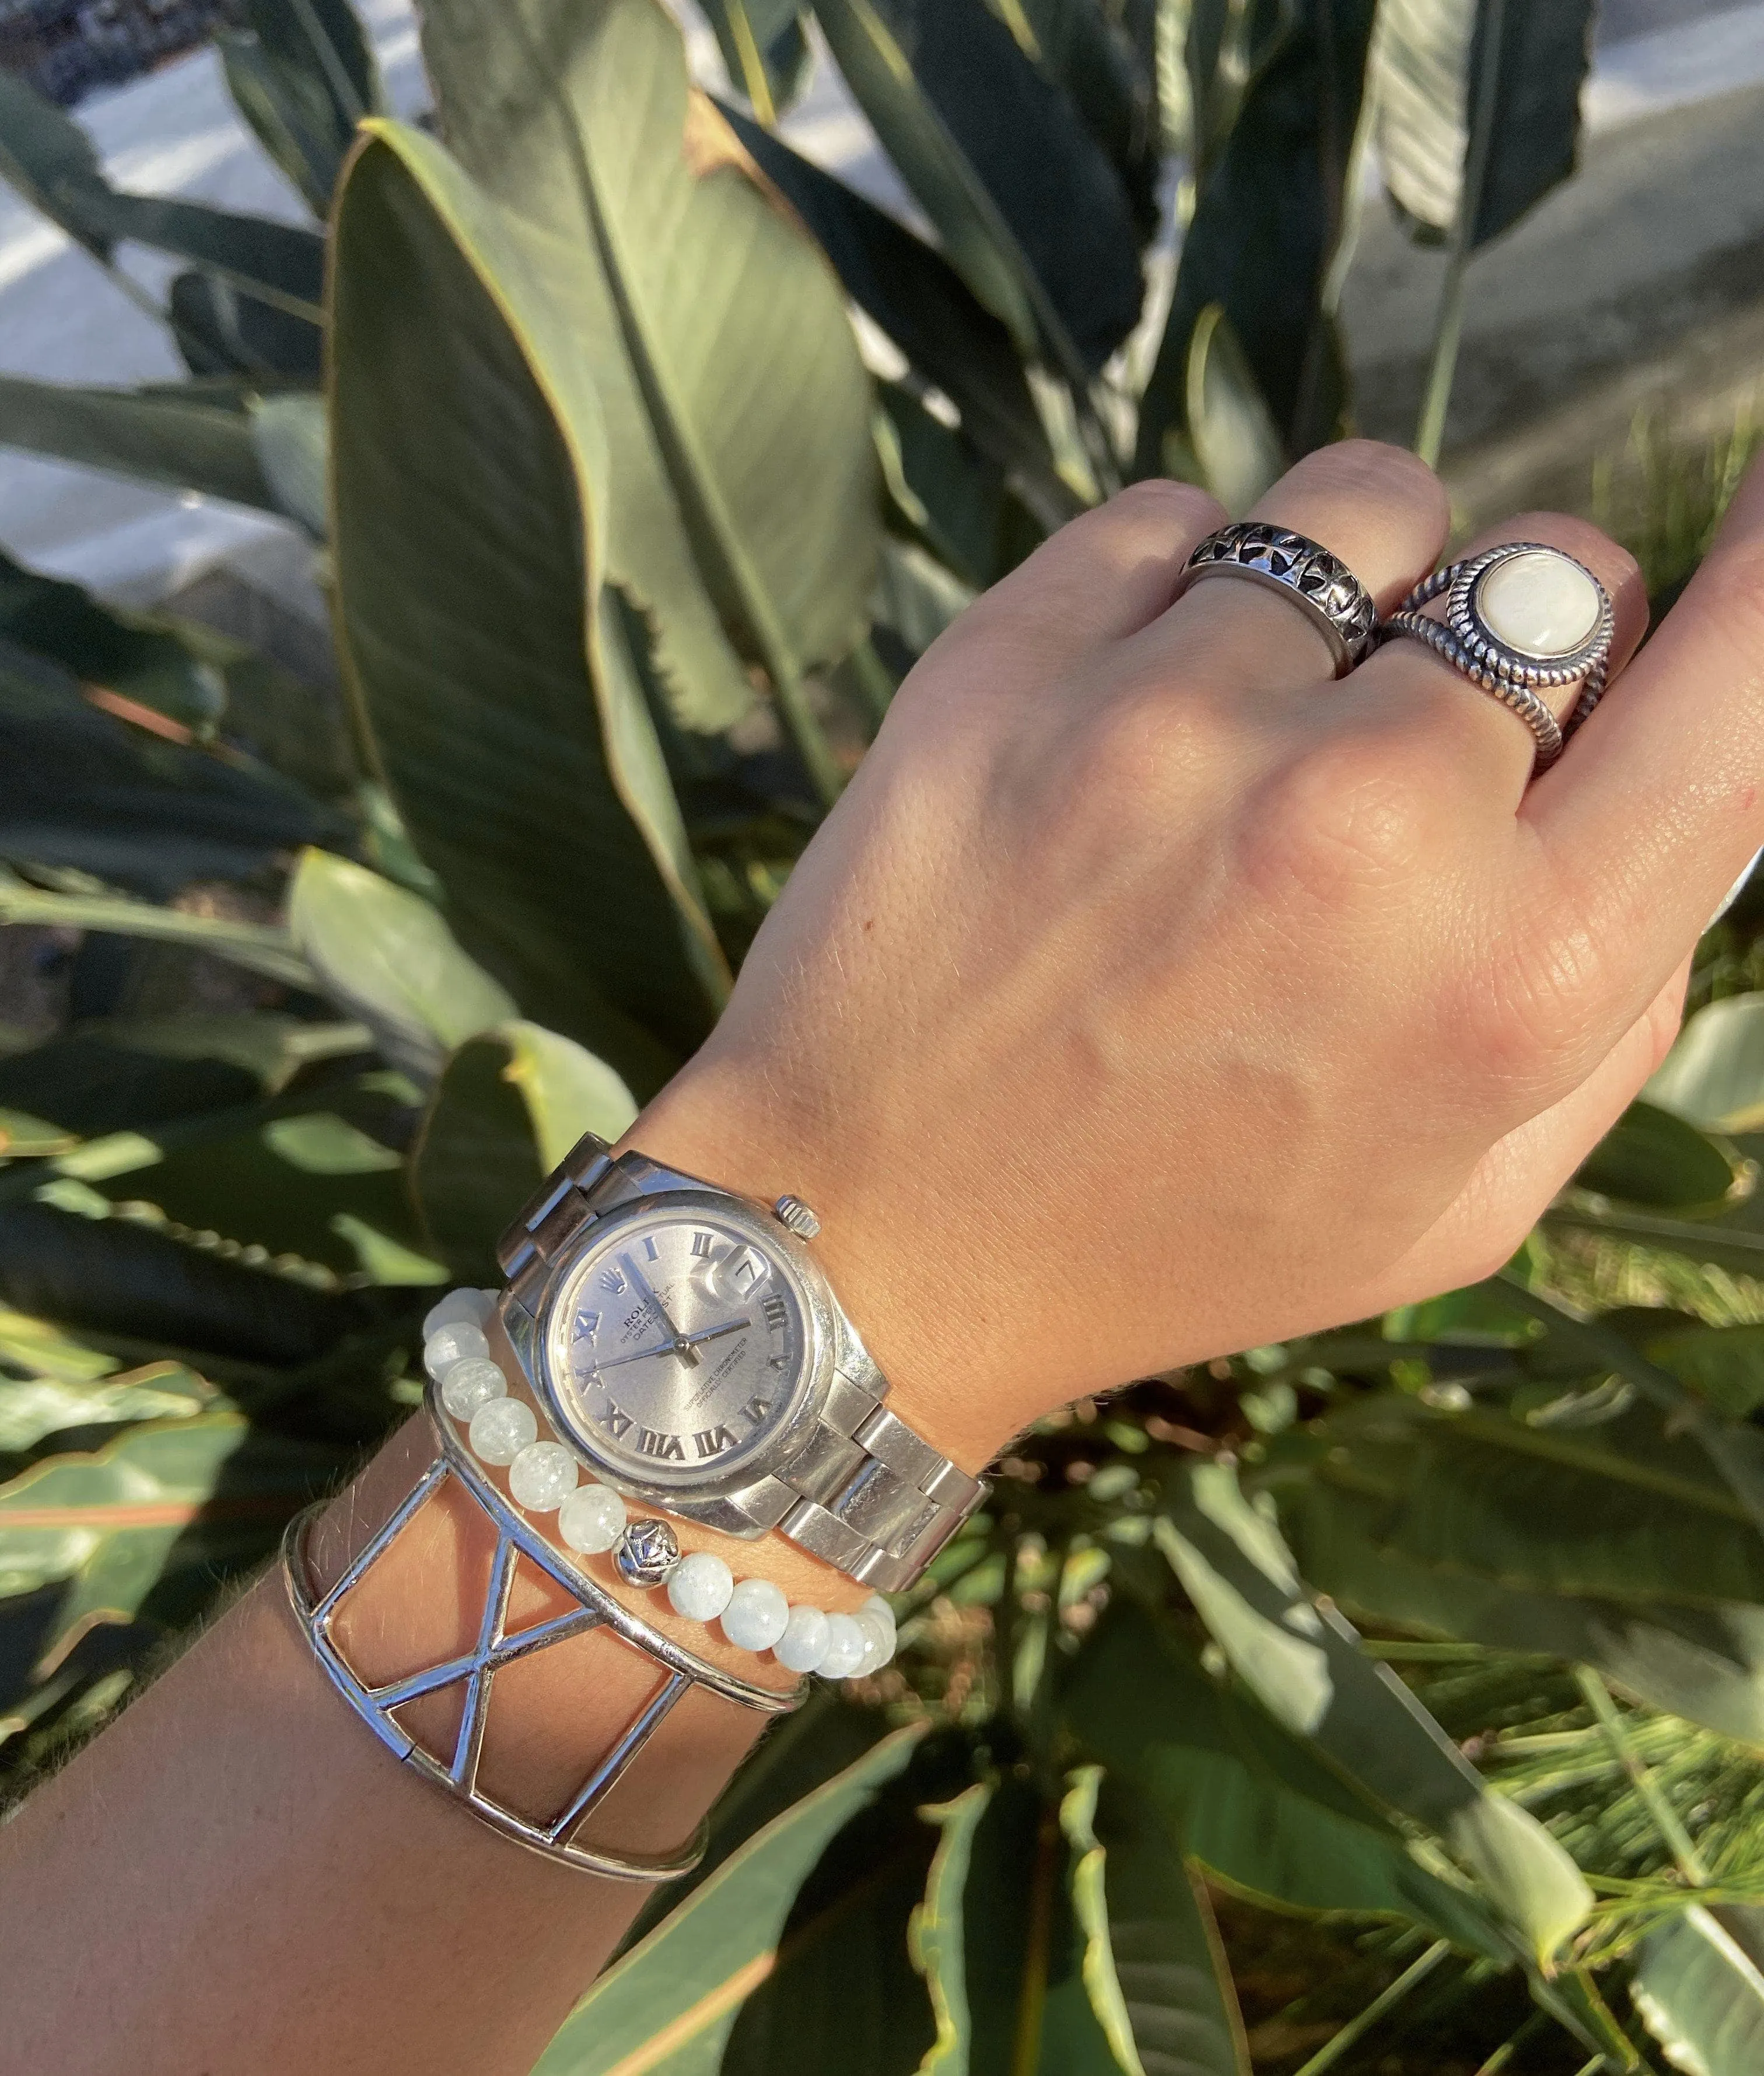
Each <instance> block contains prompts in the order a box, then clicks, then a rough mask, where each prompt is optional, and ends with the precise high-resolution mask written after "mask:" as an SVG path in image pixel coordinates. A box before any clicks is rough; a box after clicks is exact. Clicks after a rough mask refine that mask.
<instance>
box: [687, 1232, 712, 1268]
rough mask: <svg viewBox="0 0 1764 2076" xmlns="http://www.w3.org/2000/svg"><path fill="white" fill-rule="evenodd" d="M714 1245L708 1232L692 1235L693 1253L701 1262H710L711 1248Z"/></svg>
mask: <svg viewBox="0 0 1764 2076" xmlns="http://www.w3.org/2000/svg"><path fill="white" fill-rule="evenodd" d="M713 1244H715V1243H714V1242H713V1241H712V1237H711V1235H709V1234H708V1233H707V1232H695V1233H694V1234H693V1235H692V1252H693V1253H694V1254H695V1255H696V1256H698V1258H699V1260H700V1261H708V1260H710V1258H711V1248H712V1246H713Z"/></svg>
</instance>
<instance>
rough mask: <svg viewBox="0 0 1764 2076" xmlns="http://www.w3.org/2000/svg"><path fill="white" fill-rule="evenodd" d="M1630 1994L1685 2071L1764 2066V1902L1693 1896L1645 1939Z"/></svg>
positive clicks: (1693, 2074)
mask: <svg viewBox="0 0 1764 2076" xmlns="http://www.w3.org/2000/svg"><path fill="white" fill-rule="evenodd" d="M1629 1994H1630V1995H1631V1996H1632V1997H1633V1999H1634V2000H1635V2007H1636V2009H1637V2012H1639V2013H1640V2014H1641V2016H1642V2023H1643V2024H1645V2025H1646V2027H1647V2029H1648V2031H1649V2032H1651V2033H1652V2034H1653V2035H1654V2038H1655V2039H1656V2040H1657V2041H1659V2043H1660V2045H1661V2046H1662V2048H1663V2049H1664V2050H1665V2052H1666V2058H1667V2059H1668V2060H1669V2061H1671V2064H1672V2066H1673V2067H1674V2068H1675V2069H1679V2070H1683V2072H1684V2076H1754V2072H1755V2071H1756V2070H1758V2069H1759V2068H1760V2067H1764V1909H1759V1908H1757V1907H1756V1906H1755V1905H1750V1906H1746V1905H1741V1906H1736V1907H1734V1908H1729V1909H1725V1910H1710V1909H1707V1908H1704V1906H1703V1905H1701V1904H1692V1905H1691V1907H1690V1908H1688V1909H1687V1910H1686V1911H1684V1912H1683V1913H1682V1914H1681V1915H1680V1916H1678V1917H1675V1918H1674V1919H1673V1920H1672V1921H1671V1923H1670V1924H1667V1925H1666V1926H1665V1927H1664V1928H1663V1929H1662V1930H1660V1931H1658V1932H1655V1933H1650V1935H1649V1937H1647V1938H1646V1940H1645V1941H1643V1942H1642V1954H1641V1958H1640V1960H1639V1961H1638V1962H1637V1965H1636V1970H1635V1974H1634V1976H1633V1979H1632V1982H1631V1983H1630V1989H1629Z"/></svg>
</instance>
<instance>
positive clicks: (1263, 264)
mask: <svg viewBox="0 0 1764 2076" xmlns="http://www.w3.org/2000/svg"><path fill="white" fill-rule="evenodd" d="M1220 11H1221V12H1222V11H1223V10H1220ZM1238 11H1239V10H1235V9H1233V10H1230V12H1231V15H1232V16H1233V17H1234V19H1235V17H1236V16H1237V15H1238ZM1373 13H1374V8H1373V5H1372V0H1343V4H1339V5H1337V4H1330V5H1325V4H1324V0H1303V4H1301V5H1300V6H1294V7H1293V8H1292V9H1291V10H1289V12H1288V13H1286V15H1285V20H1286V22H1287V23H1288V24H1289V27H1288V29H1287V31H1285V33H1284V34H1282V35H1280V37H1279V38H1278V39H1276V42H1275V44H1274V46H1273V48H1272V51H1271V52H1270V53H1269V54H1268V55H1267V56H1265V58H1263V59H1261V60H1260V63H1259V66H1258V69H1256V70H1255V71H1254V72H1253V73H1251V74H1250V76H1249V78H1248V81H1247V87H1246V88H1245V90H1244V92H1243V98H1242V101H1241V105H1240V106H1237V108H1236V110H1235V120H1234V121H1233V122H1231V128H1230V131H1229V134H1228V135H1227V137H1226V141H1225V143H1224V144H1223V147H1222V149H1221V150H1220V151H1219V152H1218V156H1217V159H1216V161H1214V162H1210V163H1208V164H1204V165H1203V168H1202V173H1201V176H1200V181H1199V193H1198V196H1197V200H1196V202H1195V208H1194V214H1193V218H1192V220H1191V221H1190V222H1189V227H1188V233H1187V235H1186V237H1185V239H1184V240H1183V244H1182V252H1181V263H1180V264H1179V265H1178V267H1177V276H1176V289H1175V293H1174V297H1173V301H1172V302H1171V305H1170V314H1169V317H1168V320H1167V322H1166V323H1165V326H1164V336H1163V339H1162V342H1161V343H1160V346H1159V348H1158V355H1157V360H1156V364H1155V366H1154V367H1153V369H1152V375H1151V377H1150V379H1149V380H1148V383H1147V385H1146V388H1145V392H1144V395H1143V397H1142V399H1141V401H1140V409H1139V447H1138V452H1137V455H1136V456H1135V471H1136V472H1137V473H1139V474H1140V475H1159V474H1161V473H1163V472H1164V463H1165V457H1166V446H1165V441H1166V436H1167V435H1168V434H1173V433H1174V434H1181V430H1182V423H1183V420H1182V413H1183V412H1184V409H1185V402H1186V397H1187V392H1188V369H1189V347H1190V342H1191V339H1192V337H1193V332H1194V329H1195V326H1196V325H1197V323H1198V322H1199V321H1200V318H1201V314H1202V312H1203V311H1204V310H1206V309H1208V308H1209V307H1210V305H1214V304H1217V305H1219V306H1220V307H1221V308H1222V309H1223V311H1224V313H1225V314H1226V317H1227V318H1229V319H1230V321H1231V328H1232V330H1233V331H1234V332H1235V334H1236V335H1237V337H1238V338H1239V341H1240V342H1241V343H1242V344H1243V349H1244V351H1245V353H1246V355H1247V357H1248V360H1249V364H1250V367H1251V369H1252V370H1253V372H1254V374H1255V377H1256V385H1257V387H1258V388H1259V389H1260V392H1261V394H1262V395H1263V397H1265V398H1266V400H1267V402H1268V408H1269V409H1270V410H1271V411H1272V414H1273V419H1274V423H1275V426H1276V428H1277V429H1278V431H1279V433H1280V440H1281V442H1282V445H1283V446H1285V448H1286V449H1287V450H1289V452H1292V453H1295V454H1302V453H1304V452H1305V451H1306V450H1309V449H1310V448H1311V447H1314V446H1320V445H1321V444H1322V442H1324V441H1326V440H1329V439H1332V438H1334V437H1335V436H1336V434H1337V431H1338V429H1339V423H1340V421H1341V417H1342V414H1343V405H1344V401H1345V393H1346V392H1345V376H1344V372H1343V359H1342V350H1341V346H1340V343H1339V338H1338V337H1337V335H1336V332H1335V327H1334V319H1333V318H1332V317H1331V316H1330V314H1329V313H1328V312H1327V311H1326V309H1325V308H1324V300H1325V297H1324V290H1325V284H1326V280H1327V277H1328V275H1329V271H1330V266H1331V264H1332V262H1333V261H1334V257H1335V255H1336V251H1337V248H1338V247H1339V243H1340V241H1341V239H1342V237H1343V230H1344V225H1345V221H1346V218H1345V214H1344V197H1345V194H1346V191H1347V185H1348V169H1349V165H1350V162H1351V160H1352V157H1353V150H1354V139H1355V131H1356V128H1357V126H1358V124H1359V115H1360V98H1361V93H1362V87H1363V76H1364V70H1365V58H1366V49H1367V44H1368V39H1369V37H1370V35H1371V31H1372V16H1373ZM1296 196H1304V197H1306V201H1305V206H1302V207H1295V206H1293V200H1294V197H1296ZM1189 432H1190V437H1191V438H1192V428H1190V429H1189ZM1174 458H1175V457H1174V456H1172V459H1174Z"/></svg>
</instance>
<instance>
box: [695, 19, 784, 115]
mask: <svg viewBox="0 0 1764 2076" xmlns="http://www.w3.org/2000/svg"><path fill="white" fill-rule="evenodd" d="M704 19H706V20H707V21H708V23H710V25H711V29H712V34H713V35H715V36H716V46H717V48H718V49H719V50H720V52H722V54H723V64H724V69H725V70H726V71H727V72H728V76H729V83H730V85H732V86H733V87H734V88H735V89H736V90H737V93H745V95H746V97H747V98H748V99H749V101H750V102H752V103H753V112H754V114H756V115H757V116H758V118H759V119H760V121H761V122H765V123H772V122H776V121H777V120H778V115H779V114H780V113H781V111H782V110H785V109H787V108H788V107H789V106H790V105H791V102H793V101H794V100H795V98H796V97H797V95H798V94H799V93H801V92H802V90H803V83H804V81H806V80H807V77H808V69H809V63H808V41H807V38H806V37H805V36H804V35H803V24H802V19H801V17H800V15H799V13H798V10H797V0H704Z"/></svg>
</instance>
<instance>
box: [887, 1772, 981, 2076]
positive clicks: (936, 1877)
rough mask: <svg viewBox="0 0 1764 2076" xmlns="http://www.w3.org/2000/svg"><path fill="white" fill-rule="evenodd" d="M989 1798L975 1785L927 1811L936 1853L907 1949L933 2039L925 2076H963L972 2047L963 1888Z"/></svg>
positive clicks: (916, 1911)
mask: <svg viewBox="0 0 1764 2076" xmlns="http://www.w3.org/2000/svg"><path fill="white" fill-rule="evenodd" d="M993 1794H994V1787H993V1784H992V1783H990V1781H980V1780H977V1781H975V1782H974V1783H973V1785H972V1786H971V1787H965V1788H964V1789H963V1790H962V1792H961V1794H960V1795H958V1796H955V1797H954V1798H953V1800H950V1801H948V1802H944V1803H936V1804H930V1805H929V1806H928V1807H927V1808H925V1810H924V1812H923V1814H924V1818H925V1821H927V1822H928V1823H929V1824H932V1825H935V1826H936V1830H937V1833H938V1837H937V1850H936V1853H935V1854H933V1856H932V1862H931V1867H930V1870H929V1872H928V1875H927V1876H926V1880H925V1896H924V1902H923V1903H922V1904H919V1908H917V1909H916V1910H915V1912H913V1916H912V1925H911V1932H910V1933H909V1936H908V1946H909V1949H910V1951H911V1954H912V1959H913V1966H915V1968H917V1969H918V1970H919V1973H920V1974H922V1975H923V1976H924V1978H925V1988H926V1991H927V1993H928V1995H929V1996H930V1999H931V2012H932V2024H934V2025H935V2026H936V2038H935V2039H934V2040H933V2041H932V2045H931V2046H930V2048H929V2049H928V2050H927V2052H926V2054H925V2058H924V2061H923V2062H922V2063H921V2064H920V2065H919V2066H920V2067H921V2069H922V2070H924V2072H925V2076H968V2068H969V2060H970V2057H971V2054H972V2051H973V2014H972V2012H970V2010H969V2003H968V1976H967V1960H966V1955H967V1936H966V1935H967V1911H966V1901H967V1888H968V1869H969V1863H970V1862H971V1861H972V1858H973V1841H974V1833H975V1831H976V1830H977V1829H978V1827H979V1823H980V1820H981V1818H982V1816H985V1815H986V1809H987V1807H988V1805H989V1804H990V1802H991V1800H992V1797H993Z"/></svg>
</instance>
